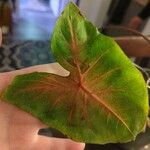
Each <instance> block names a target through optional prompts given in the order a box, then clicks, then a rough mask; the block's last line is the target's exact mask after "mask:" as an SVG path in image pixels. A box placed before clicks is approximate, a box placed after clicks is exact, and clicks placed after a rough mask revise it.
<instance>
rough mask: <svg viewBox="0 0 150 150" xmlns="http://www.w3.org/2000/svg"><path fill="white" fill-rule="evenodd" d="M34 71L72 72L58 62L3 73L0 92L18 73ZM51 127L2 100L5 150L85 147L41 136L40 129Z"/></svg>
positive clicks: (0, 141) (2, 145)
mask: <svg viewBox="0 0 150 150" xmlns="http://www.w3.org/2000/svg"><path fill="white" fill-rule="evenodd" d="M34 71H39V72H52V73H57V74H61V75H68V72H67V71H65V70H64V69H62V67H60V65H58V64H57V63H54V64H49V65H40V66H35V67H30V68H27V69H22V70H18V71H12V72H8V73H1V74H0V83H1V84H0V93H1V92H2V91H3V90H4V89H5V88H6V87H7V86H8V85H9V84H10V83H11V81H12V80H13V78H14V77H15V76H16V75H20V74H24V73H30V72H34ZM45 127H47V126H46V125H44V124H43V123H42V122H41V121H39V120H38V119H37V118H35V117H33V116H31V115H30V114H28V113H26V112H24V111H22V110H20V109H19V108H17V107H15V106H13V105H11V104H8V103H6V102H4V101H0V131H1V133H0V149H2V150H60V149H61V150H83V149H84V147H85V144H84V143H78V142H74V141H71V140H70V139H59V138H48V137H44V136H40V135H37V133H38V131H39V129H40V128H45Z"/></svg>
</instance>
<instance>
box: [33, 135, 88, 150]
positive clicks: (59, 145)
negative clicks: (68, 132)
mask: <svg viewBox="0 0 150 150" xmlns="http://www.w3.org/2000/svg"><path fill="white" fill-rule="evenodd" d="M43 145H44V150H49V149H51V150H60V149H61V150H83V149H84V147H85V144H84V143H79V142H75V141H72V140H70V139H59V138H47V137H44V136H39V137H38V139H37V143H36V144H35V147H34V149H37V148H39V150H43V149H42V148H43Z"/></svg>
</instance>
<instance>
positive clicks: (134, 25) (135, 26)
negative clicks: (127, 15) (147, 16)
mask: <svg viewBox="0 0 150 150" xmlns="http://www.w3.org/2000/svg"><path fill="white" fill-rule="evenodd" d="M142 23H143V20H142V19H141V18H140V17H139V16H135V17H133V18H132V19H131V20H130V22H129V27H130V28H132V29H135V30H136V29H138V28H139V27H140V26H141V24H142Z"/></svg>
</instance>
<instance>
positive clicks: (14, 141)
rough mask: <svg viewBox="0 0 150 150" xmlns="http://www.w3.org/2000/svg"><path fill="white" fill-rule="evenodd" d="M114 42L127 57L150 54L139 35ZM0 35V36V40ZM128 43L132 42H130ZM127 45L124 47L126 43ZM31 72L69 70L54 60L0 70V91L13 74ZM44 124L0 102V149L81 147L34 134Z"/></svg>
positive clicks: (65, 149)
mask: <svg viewBox="0 0 150 150" xmlns="http://www.w3.org/2000/svg"><path fill="white" fill-rule="evenodd" d="M0 35H1V30H0ZM115 40H116V41H117V42H118V44H119V45H120V46H121V47H122V48H123V50H124V52H125V53H126V54H127V55H128V56H135V57H144V56H148V57H150V51H149V50H150V49H149V44H148V43H147V42H146V41H145V40H143V39H141V38H137V37H136V38H132V39H131V37H126V38H116V39H115ZM1 41H2V37H1V36H0V43H1ZM131 43H132V44H131ZM127 45H128V46H127ZM34 71H39V72H49V73H55V74H59V75H63V76H67V75H68V74H69V72H67V71H66V70H64V69H63V68H62V67H61V66H60V65H58V63H54V64H47V65H39V66H34V67H30V68H27V69H22V70H18V71H12V72H7V73H0V93H1V92H2V91H3V90H4V89H5V88H6V87H7V86H8V85H9V84H10V83H11V81H12V80H13V78H14V77H15V76H16V75H20V74H24V73H30V72H34ZM45 127H47V126H46V125H44V124H43V123H42V122H40V121H39V120H38V119H37V118H34V117H33V116H31V115H30V114H28V113H26V112H24V111H22V110H20V109H18V108H17V107H15V106H13V105H11V104H8V103H6V102H3V101H0V132H1V133H0V149H2V150H60V149H61V150H82V149H84V147H85V144H84V143H77V142H74V141H71V140H69V139H66V140H64V139H58V138H48V137H44V136H39V135H37V132H38V131H39V129H40V128H45Z"/></svg>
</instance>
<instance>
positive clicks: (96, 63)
mask: <svg viewBox="0 0 150 150" xmlns="http://www.w3.org/2000/svg"><path fill="white" fill-rule="evenodd" d="M51 47H52V51H53V54H54V56H55V57H56V59H57V61H58V62H59V63H60V64H61V65H62V66H63V67H64V68H65V69H66V70H68V71H70V75H69V76H67V77H62V76H59V75H55V74H50V73H38V72H34V73H30V74H25V75H20V76H17V77H16V78H15V79H14V81H13V82H12V84H11V85H10V86H9V87H8V88H7V89H6V91H5V92H4V93H3V99H4V100H5V101H8V102H10V103H12V104H14V105H16V106H17V107H19V108H21V109H23V110H25V111H27V112H29V113H31V114H32V115H34V116H35V117H37V118H39V119H40V120H41V121H43V122H44V123H45V124H47V125H49V126H50V127H53V128H55V129H57V130H60V131H61V132H62V133H64V134H66V135H67V136H68V137H69V138H71V139H73V140H75V141H81V142H86V143H100V144H105V143H116V142H128V141H131V140H134V139H135V137H136V135H137V134H138V133H140V132H141V131H142V129H143V127H144V125H145V122H146V119H147V116H148V94H147V89H146V85H145V82H144V79H143V77H142V75H141V73H140V72H139V71H138V70H137V69H136V68H135V67H134V66H133V65H132V63H131V62H130V60H129V59H128V58H127V57H126V56H125V54H124V53H123V52H122V50H121V49H120V47H119V46H118V45H117V44H116V42H115V41H114V40H113V39H111V38H110V37H107V36H105V35H103V34H101V33H99V32H98V30H97V28H96V27H94V26H93V24H91V23H90V22H89V21H88V20H86V18H85V17H84V16H82V14H81V13H80V11H79V9H78V8H77V7H76V6H75V5H74V4H73V3H69V4H68V5H67V6H66V8H65V10H64V11H63V13H62V15H61V16H60V17H59V19H58V20H57V23H56V26H55V29H54V32H53V36H52V40H51Z"/></svg>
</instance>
